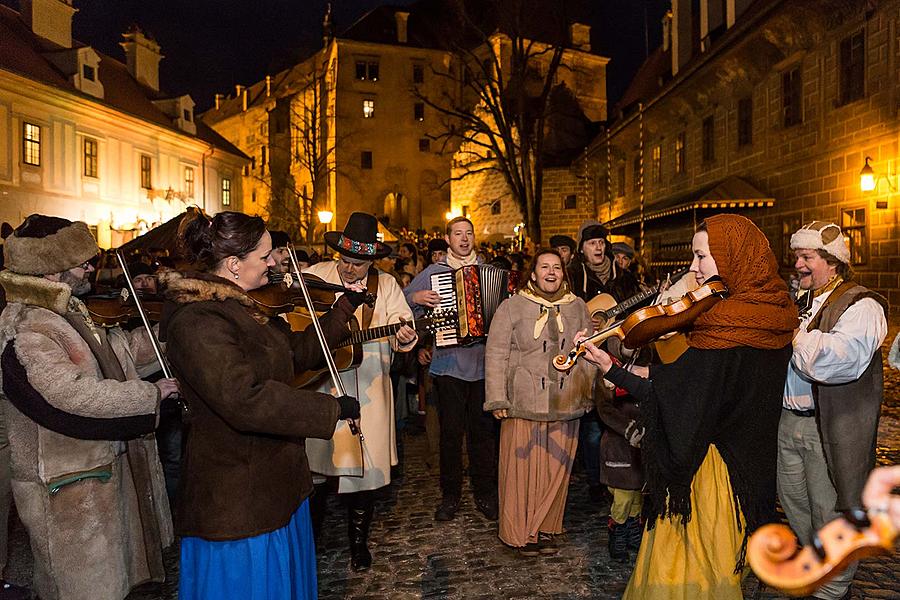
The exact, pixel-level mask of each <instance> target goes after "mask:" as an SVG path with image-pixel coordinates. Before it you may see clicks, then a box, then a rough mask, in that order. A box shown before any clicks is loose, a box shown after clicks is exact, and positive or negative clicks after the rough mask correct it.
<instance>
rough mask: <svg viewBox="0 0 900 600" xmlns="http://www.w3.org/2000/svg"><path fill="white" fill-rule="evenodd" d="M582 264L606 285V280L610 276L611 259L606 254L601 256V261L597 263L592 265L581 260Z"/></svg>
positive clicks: (611, 268) (611, 269)
mask: <svg viewBox="0 0 900 600" xmlns="http://www.w3.org/2000/svg"><path fill="white" fill-rule="evenodd" d="M582 264H584V268H585V269H587V270H588V271H590V272H591V273H593V274H594V277H595V278H596V279H597V280H598V281H599V282H600V283H602V284H603V285H606V282H607V281H609V280H610V278H611V277H612V274H613V272H612V271H613V266H612V261H611V260H610V259H609V257H608V256H606V255H604V256H603V262H602V263H600V264H599V265H592V264H591V263H589V262H588V261H586V260H583V261H582Z"/></svg>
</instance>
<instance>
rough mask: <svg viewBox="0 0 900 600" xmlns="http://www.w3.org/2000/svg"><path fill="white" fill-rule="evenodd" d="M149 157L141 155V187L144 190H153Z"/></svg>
mask: <svg viewBox="0 0 900 600" xmlns="http://www.w3.org/2000/svg"><path fill="white" fill-rule="evenodd" d="M151 169H152V166H151V163H150V157H149V156H147V155H146V154H141V187H142V188H143V189H145V190H149V189H153V171H152V170H151Z"/></svg>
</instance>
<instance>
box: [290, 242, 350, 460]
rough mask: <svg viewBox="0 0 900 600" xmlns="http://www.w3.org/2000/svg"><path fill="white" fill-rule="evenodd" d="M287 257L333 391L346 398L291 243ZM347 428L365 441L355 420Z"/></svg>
mask: <svg viewBox="0 0 900 600" xmlns="http://www.w3.org/2000/svg"><path fill="white" fill-rule="evenodd" d="M288 256H289V257H290V259H291V268H293V269H294V273H296V275H297V282H298V283H299V284H300V291H301V292H303V300H304V301H305V302H306V306H307V307H308V310H309V318H310V320H311V321H312V324H313V328H314V329H315V331H316V337H317V338H318V339H319V345H320V346H321V347H322V353H323V354H324V355H325V365H326V366H327V367H328V373H329V374H330V375H331V381H332V383H333V384H334V389H335V390H336V391H337V393H338V396H346V395H347V392H346V390H344V382H343V381H341V374H340V373H338V370H337V366H336V365H335V364H334V357H333V356H332V355H331V349H330V348H329V347H328V340H326V339H325V332H324V331H322V324H321V323H319V315H317V314H316V309H315V308H314V307H313V303H312V298H311V297H310V295H309V289H308V288H307V287H306V281H305V280H304V279H303V273H302V272H301V271H300V265H299V264H297V257H296V256H295V255H294V245H293V244H291V243H288ZM347 426H348V427H349V428H350V432H351V433H352V434H353V435H357V436H359V441H360V444H361V443H362V442H363V441H364V440H365V439H366V438H365V437H363V434H362V431H360V429H359V424H358V423H357V422H356V421H355V420H353V419H347ZM360 451H361V448H360Z"/></svg>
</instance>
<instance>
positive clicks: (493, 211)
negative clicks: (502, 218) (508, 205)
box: [491, 200, 502, 215]
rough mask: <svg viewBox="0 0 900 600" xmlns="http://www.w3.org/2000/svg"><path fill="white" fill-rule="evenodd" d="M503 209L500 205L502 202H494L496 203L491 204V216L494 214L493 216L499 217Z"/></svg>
mask: <svg viewBox="0 0 900 600" xmlns="http://www.w3.org/2000/svg"><path fill="white" fill-rule="evenodd" d="M501 208H502V206H501V205H500V201H499V200H494V201H493V202H492V203H491V214H492V215H499V214H500V209H501Z"/></svg>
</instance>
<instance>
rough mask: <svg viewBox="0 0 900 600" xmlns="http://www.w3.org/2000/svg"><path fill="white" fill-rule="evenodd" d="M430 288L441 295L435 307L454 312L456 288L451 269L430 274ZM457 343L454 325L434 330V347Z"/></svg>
mask: <svg viewBox="0 0 900 600" xmlns="http://www.w3.org/2000/svg"><path fill="white" fill-rule="evenodd" d="M431 289H432V290H433V291H435V292H437V293H438V295H439V296H440V297H441V303H440V304H439V305H438V306H437V308H438V309H439V310H441V311H447V312H456V288H455V287H454V285H453V271H446V272H444V273H434V274H432V275H431ZM457 343H458V341H457V336H456V327H455V326H452V325H451V326H450V327H449V328H447V329H438V330H437V331H435V332H434V345H435V347H436V348H445V347H447V346H456V345H457Z"/></svg>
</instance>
